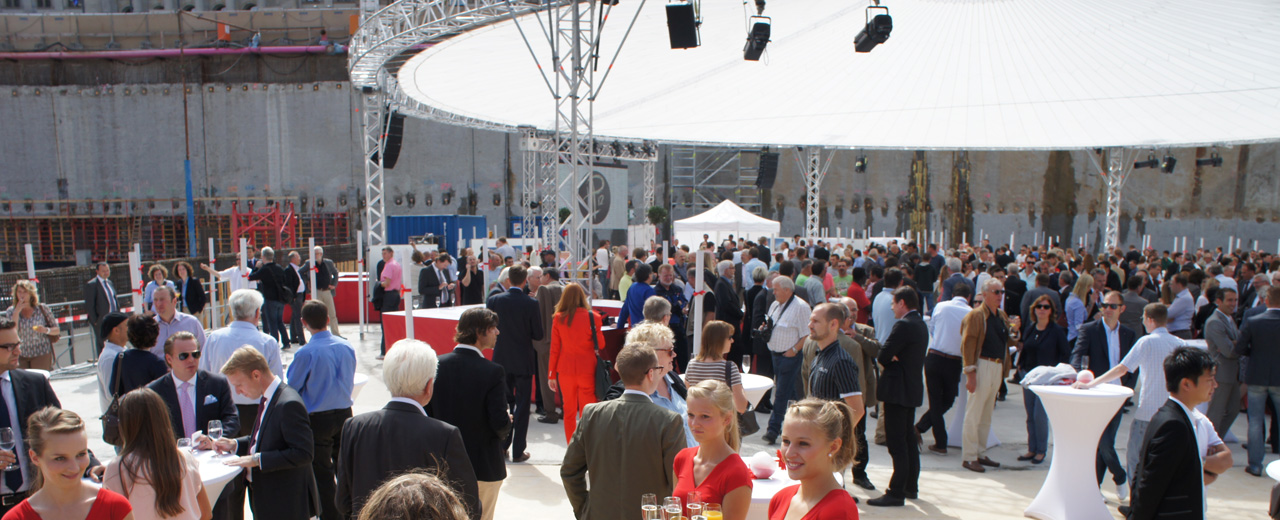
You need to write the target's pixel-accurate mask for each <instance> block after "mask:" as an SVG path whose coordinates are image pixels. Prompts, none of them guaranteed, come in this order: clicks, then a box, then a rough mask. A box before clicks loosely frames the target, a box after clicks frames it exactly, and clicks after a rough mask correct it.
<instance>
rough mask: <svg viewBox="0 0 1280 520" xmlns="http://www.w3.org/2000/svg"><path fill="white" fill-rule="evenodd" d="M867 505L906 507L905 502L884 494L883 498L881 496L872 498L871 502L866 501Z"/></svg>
mask: <svg viewBox="0 0 1280 520" xmlns="http://www.w3.org/2000/svg"><path fill="white" fill-rule="evenodd" d="M867 505H869V506H876V507H902V506H904V505H906V502H905V501H903V499H901V498H899V497H895V496H890V495H889V494H887V493H886V494H885V495H884V496H881V497H880V498H873V499H871V500H868V501H867Z"/></svg>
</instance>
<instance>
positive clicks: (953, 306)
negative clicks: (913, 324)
mask: <svg viewBox="0 0 1280 520" xmlns="http://www.w3.org/2000/svg"><path fill="white" fill-rule="evenodd" d="M972 310H973V308H972V307H970V306H969V300H966V299H964V297H963V296H957V297H955V298H952V299H950V300H947V301H945V302H942V303H939V304H938V306H937V307H934V309H933V318H931V319H930V320H929V350H936V351H938V352H941V353H943V354H947V355H950V356H957V357H958V356H960V355H961V354H962V353H961V351H960V326H961V325H962V324H963V322H964V317H965V316H968V315H969V311H972ZM879 331H880V327H876V335H877V336H878V335H879Z"/></svg>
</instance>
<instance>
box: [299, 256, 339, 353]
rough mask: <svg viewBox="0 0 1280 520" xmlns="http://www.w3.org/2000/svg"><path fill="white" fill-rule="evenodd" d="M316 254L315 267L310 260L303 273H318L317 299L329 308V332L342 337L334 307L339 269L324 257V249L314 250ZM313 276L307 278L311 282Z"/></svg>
mask: <svg viewBox="0 0 1280 520" xmlns="http://www.w3.org/2000/svg"><path fill="white" fill-rule="evenodd" d="M312 252H313V253H315V258H316V261H315V265H312V262H311V261H310V260H308V261H307V263H306V264H303V265H304V266H305V269H304V270H303V272H305V273H310V271H311V270H315V272H316V297H317V298H319V300H320V301H321V302H323V303H324V305H325V307H328V308H329V332H332V333H333V335H334V336H338V337H342V335H341V334H338V311H337V309H338V308H337V307H335V306H334V305H333V293H334V290H335V289H337V288H338V268H337V267H336V266H334V265H333V260H329V259H328V258H325V257H324V248H323V247H320V246H316V247H315V248H314V249H312ZM310 277H311V275H310V274H308V275H307V276H306V279H307V280H310Z"/></svg>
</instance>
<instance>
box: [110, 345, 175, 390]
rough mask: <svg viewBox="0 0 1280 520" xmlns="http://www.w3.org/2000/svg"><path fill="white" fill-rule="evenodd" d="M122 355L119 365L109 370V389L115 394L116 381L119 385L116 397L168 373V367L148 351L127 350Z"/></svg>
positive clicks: (113, 360)
mask: <svg viewBox="0 0 1280 520" xmlns="http://www.w3.org/2000/svg"><path fill="white" fill-rule="evenodd" d="M122 354H123V357H120V364H119V365H116V366H115V367H113V368H112V369H111V381H110V384H111V386H110V387H109V388H111V391H112V392H115V391H116V382H117V380H118V381H119V383H120V392H119V394H118V395H124V394H127V393H129V392H131V391H133V390H136V389H138V388H142V387H144V386H147V385H149V384H151V382H152V381H155V380H156V379H157V378H159V377H160V376H163V375H165V374H167V373H169V365H166V364H165V363H164V361H161V360H160V358H158V357H156V355H155V354H152V353H151V351H150V350H147V349H137V348H127V349H125V350H124V352H123V353H122ZM104 361H106V360H104ZM109 362H110V363H115V362H116V360H115V359H112V360H110V361H109Z"/></svg>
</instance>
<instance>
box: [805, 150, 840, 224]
mask: <svg viewBox="0 0 1280 520" xmlns="http://www.w3.org/2000/svg"><path fill="white" fill-rule="evenodd" d="M800 153H804V154H805V158H804V159H801V158H800ZM835 156H836V154H835V152H834V151H833V152H831V154H830V155H828V156H827V161H826V163H823V162H822V147H821V146H809V147H805V148H804V149H803V150H797V153H796V155H795V158H796V166H798V167H799V168H800V171H802V172H804V187H805V205H804V235H805V236H807V237H817V236H822V233H821V231H822V230H821V229H819V227H818V226H819V224H818V205H819V204H820V202H821V195H822V180H823V179H825V178H826V177H827V170H828V169H830V168H831V159H833V158H835ZM801 161H803V163H802V162H801Z"/></svg>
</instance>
